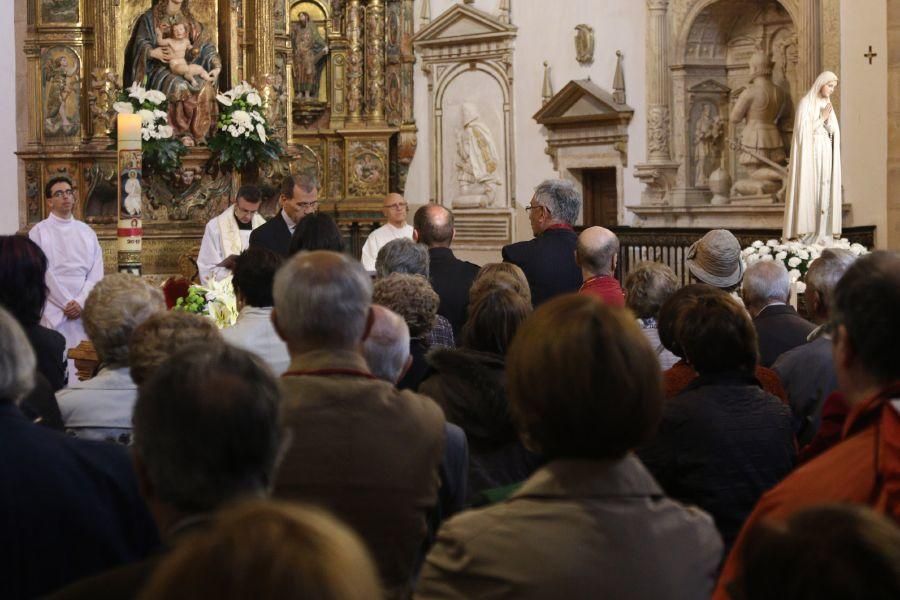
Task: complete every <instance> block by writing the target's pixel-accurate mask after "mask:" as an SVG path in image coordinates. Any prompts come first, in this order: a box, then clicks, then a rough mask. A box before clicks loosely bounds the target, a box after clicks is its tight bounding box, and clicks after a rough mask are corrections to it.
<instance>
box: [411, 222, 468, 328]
mask: <svg viewBox="0 0 900 600" xmlns="http://www.w3.org/2000/svg"><path fill="white" fill-rule="evenodd" d="M455 235H456V230H455V229H454V228H453V213H452V212H450V211H449V210H447V209H446V208H444V207H443V206H441V205H439V204H426V205H425V206H423V207H421V208H420V209H419V210H417V211H416V214H415V216H414V217H413V239H414V240H416V241H417V242H419V243H420V244H425V246H426V247H427V248H428V257H429V266H430V270H431V287H433V288H434V291H435V292H437V295H438V297H439V298H440V299H441V303H440V305H439V306H438V314H439V315H441V316H443V317H446V319H447V320H448V321H450V324H451V325H452V326H453V337H454V338H456V339H457V340H459V339H460V331H462V326H463V324H464V323H465V322H466V313H467V310H466V309H467V308H468V306H469V288H470V287H472V282H473V281H474V280H475V276H476V275H478V269H479V267H478V265H476V264H472V263H470V262H466V261H464V260H459V259H458V258H456V256H454V255H453V250H451V249H450V244H451V243H452V242H453V237H454V236H455Z"/></svg>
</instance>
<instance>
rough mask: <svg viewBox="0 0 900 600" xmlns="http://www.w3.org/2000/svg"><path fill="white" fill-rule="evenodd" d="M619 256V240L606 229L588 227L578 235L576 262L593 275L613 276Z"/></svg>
mask: <svg viewBox="0 0 900 600" xmlns="http://www.w3.org/2000/svg"><path fill="white" fill-rule="evenodd" d="M618 254H619V238H618V237H616V234H614V233H613V232H612V231H610V230H609V229H606V228H604V227H596V226H595V227H588V228H587V229H585V230H584V231H582V232H581V233H580V234H579V235H578V243H577V244H576V245H575V261H576V262H577V263H578V266H579V267H581V268H582V269H583V270H585V271H587V272H588V273H590V274H591V275H612V274H613V272H614V270H615V265H616V259H617V257H618Z"/></svg>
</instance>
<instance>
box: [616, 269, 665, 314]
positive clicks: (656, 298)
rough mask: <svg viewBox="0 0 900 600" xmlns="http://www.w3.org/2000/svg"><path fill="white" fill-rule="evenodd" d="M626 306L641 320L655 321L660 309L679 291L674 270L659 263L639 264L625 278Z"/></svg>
mask: <svg viewBox="0 0 900 600" xmlns="http://www.w3.org/2000/svg"><path fill="white" fill-rule="evenodd" d="M624 288H625V305H626V306H627V307H628V308H630V309H631V310H632V311H633V312H634V314H635V316H637V317H638V318H641V319H655V318H657V317H658V316H659V309H660V308H662V305H663V304H665V302H666V300H668V299H669V298H670V297H671V296H672V294H674V293H675V291H676V290H678V278H677V277H676V276H675V273H673V272H672V269H670V268H669V267H667V266H666V265H664V264H662V263H658V262H649V261H647V262H642V263H639V264H637V265H636V266H635V267H634V269H632V271H631V273H629V274H628V276H627V277H626V278H625V285H624Z"/></svg>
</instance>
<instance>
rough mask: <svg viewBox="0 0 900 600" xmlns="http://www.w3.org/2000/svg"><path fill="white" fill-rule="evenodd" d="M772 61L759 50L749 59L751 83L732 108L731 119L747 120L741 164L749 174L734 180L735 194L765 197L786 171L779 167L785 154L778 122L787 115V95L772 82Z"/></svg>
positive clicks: (733, 192)
mask: <svg viewBox="0 0 900 600" xmlns="http://www.w3.org/2000/svg"><path fill="white" fill-rule="evenodd" d="M772 66H773V63H772V60H771V58H770V57H769V55H768V54H767V53H766V52H764V51H762V50H758V51H757V52H755V53H754V54H753V56H752V57H751V58H750V78H751V79H750V85H748V86H747V88H745V89H744V91H743V92H741V95H740V96H739V97H738V99H737V102H736V103H735V105H734V108H733V109H732V111H731V122H732V123H741V122H743V121H745V120H746V124H745V125H744V130H743V132H742V133H741V140H740V146H741V147H740V149H739V150H740V158H739V159H738V160H739V162H740V164H741V165H742V166H743V167H744V168H746V169H747V171H748V172H749V177H746V178H743V179H740V180H738V181H736V182H735V183H734V186H733V187H732V194H738V195H741V196H762V195H766V194H772V193H774V192H777V191H778V190H779V189H780V188H781V187H782V179H783V173H782V172H781V171H780V170H779V169H778V168H776V167H777V166H780V165H783V164H784V161H785V157H786V153H785V149H784V140H783V139H782V137H781V131H780V130H779V128H778V123H779V121H780V120H781V119H782V117H783V116H784V114H785V108H786V100H787V94H786V93H785V91H784V90H783V89H782V88H780V87H778V86H777V85H775V83H774V82H773V81H772Z"/></svg>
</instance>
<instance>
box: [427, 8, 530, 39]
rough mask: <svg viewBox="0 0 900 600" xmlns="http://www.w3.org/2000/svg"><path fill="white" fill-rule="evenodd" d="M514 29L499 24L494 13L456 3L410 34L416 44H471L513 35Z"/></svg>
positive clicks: (513, 27) (512, 26)
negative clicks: (419, 29)
mask: <svg viewBox="0 0 900 600" xmlns="http://www.w3.org/2000/svg"><path fill="white" fill-rule="evenodd" d="M517 29H518V28H517V27H516V26H515V25H510V24H507V23H501V22H500V21H499V20H498V19H497V18H496V17H495V16H494V15H491V14H488V13H486V12H484V11H481V10H478V9H477V8H472V7H471V6H467V5H462V4H456V5H454V6H452V7H451V8H449V9H447V10H446V11H445V12H444V13H443V14H442V15H441V16H439V17H438V18H437V19H435V20H434V21H432V22H431V24H430V25H428V27H426V28H424V29H422V30H421V31H419V33H417V34H416V35H415V36H414V37H413V44H414V45H415V46H420V47H433V46H447V45H464V44H474V43H479V42H486V41H497V40H500V39H504V38H509V37H514V36H515V35H516V30H517Z"/></svg>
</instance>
